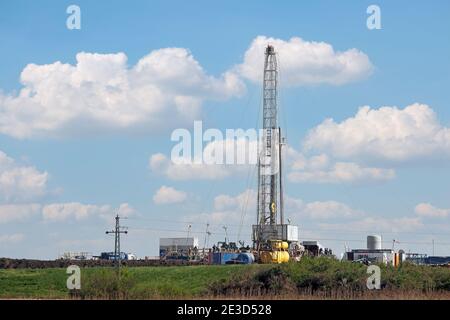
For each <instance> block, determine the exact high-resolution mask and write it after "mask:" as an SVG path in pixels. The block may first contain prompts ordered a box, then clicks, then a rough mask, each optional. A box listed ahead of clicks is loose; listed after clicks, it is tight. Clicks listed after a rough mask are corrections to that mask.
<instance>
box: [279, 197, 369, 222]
mask: <svg viewBox="0 0 450 320" xmlns="http://www.w3.org/2000/svg"><path fill="white" fill-rule="evenodd" d="M285 207H286V214H287V215H289V216H290V217H291V218H295V219H297V220H298V221H300V220H302V219H303V218H309V219H312V220H323V219H332V218H341V219H343V218H355V217H358V216H362V215H364V213H363V212H362V211H360V210H356V209H353V208H351V207H350V206H348V205H346V204H345V203H342V202H338V201H332V200H330V201H313V202H306V203H305V202H304V201H303V200H301V199H296V198H292V197H289V196H286V197H285Z"/></svg>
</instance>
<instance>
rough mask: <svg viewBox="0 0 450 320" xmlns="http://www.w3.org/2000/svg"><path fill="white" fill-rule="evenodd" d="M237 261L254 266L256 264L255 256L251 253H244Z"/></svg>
mask: <svg viewBox="0 0 450 320" xmlns="http://www.w3.org/2000/svg"><path fill="white" fill-rule="evenodd" d="M237 260H238V261H239V262H240V263H242V264H252V263H253V262H255V256H254V255H253V253H250V252H242V253H240V254H239V255H238V257H237Z"/></svg>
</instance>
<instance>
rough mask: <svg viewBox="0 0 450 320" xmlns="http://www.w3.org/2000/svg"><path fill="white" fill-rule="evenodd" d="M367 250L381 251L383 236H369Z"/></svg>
mask: <svg viewBox="0 0 450 320" xmlns="http://www.w3.org/2000/svg"><path fill="white" fill-rule="evenodd" d="M367 249H368V250H380V249H381V236H379V235H370V236H367Z"/></svg>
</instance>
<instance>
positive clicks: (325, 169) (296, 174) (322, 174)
mask: <svg viewBox="0 0 450 320" xmlns="http://www.w3.org/2000/svg"><path fill="white" fill-rule="evenodd" d="M291 155H292V156H293V157H295V158H294V159H293V163H292V165H291V171H290V172H289V173H288V179H289V181H291V182H312V183H362V182H370V181H386V180H390V179H393V178H395V171H394V170H393V169H384V168H373V167H363V166H361V165H359V164H357V163H354V162H332V161H331V159H330V157H329V156H328V155H326V154H320V155H317V156H311V157H309V158H308V157H306V156H304V155H303V154H301V153H297V152H291Z"/></svg>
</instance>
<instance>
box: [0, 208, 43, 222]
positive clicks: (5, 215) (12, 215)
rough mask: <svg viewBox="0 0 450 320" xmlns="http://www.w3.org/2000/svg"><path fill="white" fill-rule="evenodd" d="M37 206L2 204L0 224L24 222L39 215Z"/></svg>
mask: <svg viewBox="0 0 450 320" xmlns="http://www.w3.org/2000/svg"><path fill="white" fill-rule="evenodd" d="M40 210H41V205H39V204H4V205H0V224H1V223H8V222H16V221H24V220H27V219H29V218H30V217H32V216H33V215H36V214H39V212H40Z"/></svg>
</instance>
